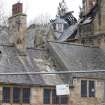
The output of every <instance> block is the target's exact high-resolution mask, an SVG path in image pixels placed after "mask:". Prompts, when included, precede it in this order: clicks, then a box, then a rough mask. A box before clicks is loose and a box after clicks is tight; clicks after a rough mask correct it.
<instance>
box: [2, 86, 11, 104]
mask: <svg viewBox="0 0 105 105" xmlns="http://www.w3.org/2000/svg"><path fill="white" fill-rule="evenodd" d="M3 102H4V103H9V102H10V88H9V87H3Z"/></svg>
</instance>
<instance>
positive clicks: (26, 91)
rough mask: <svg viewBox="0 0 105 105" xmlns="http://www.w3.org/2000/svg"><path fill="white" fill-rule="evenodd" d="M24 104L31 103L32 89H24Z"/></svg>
mask: <svg viewBox="0 0 105 105" xmlns="http://www.w3.org/2000/svg"><path fill="white" fill-rule="evenodd" d="M23 103H30V88H23Z"/></svg>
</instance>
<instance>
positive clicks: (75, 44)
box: [48, 41, 99, 48]
mask: <svg viewBox="0 0 105 105" xmlns="http://www.w3.org/2000/svg"><path fill="white" fill-rule="evenodd" d="M48 42H51V43H59V44H67V45H74V46H82V47H90V48H99V47H97V46H93V45H84V44H79V43H68V42H59V41H48Z"/></svg>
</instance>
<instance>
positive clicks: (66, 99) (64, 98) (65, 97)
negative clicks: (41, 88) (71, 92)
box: [61, 95, 68, 104]
mask: <svg viewBox="0 0 105 105" xmlns="http://www.w3.org/2000/svg"><path fill="white" fill-rule="evenodd" d="M61 104H68V96H66V95H65V96H61Z"/></svg>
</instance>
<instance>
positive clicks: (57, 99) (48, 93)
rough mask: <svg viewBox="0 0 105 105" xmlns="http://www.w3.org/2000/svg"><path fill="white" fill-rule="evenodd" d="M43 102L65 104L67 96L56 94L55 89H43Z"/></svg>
mask: <svg viewBox="0 0 105 105" xmlns="http://www.w3.org/2000/svg"><path fill="white" fill-rule="evenodd" d="M43 102H44V104H59V103H60V104H67V103H68V96H65V95H64V96H57V95H56V90H55V89H44V94H43Z"/></svg>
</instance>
